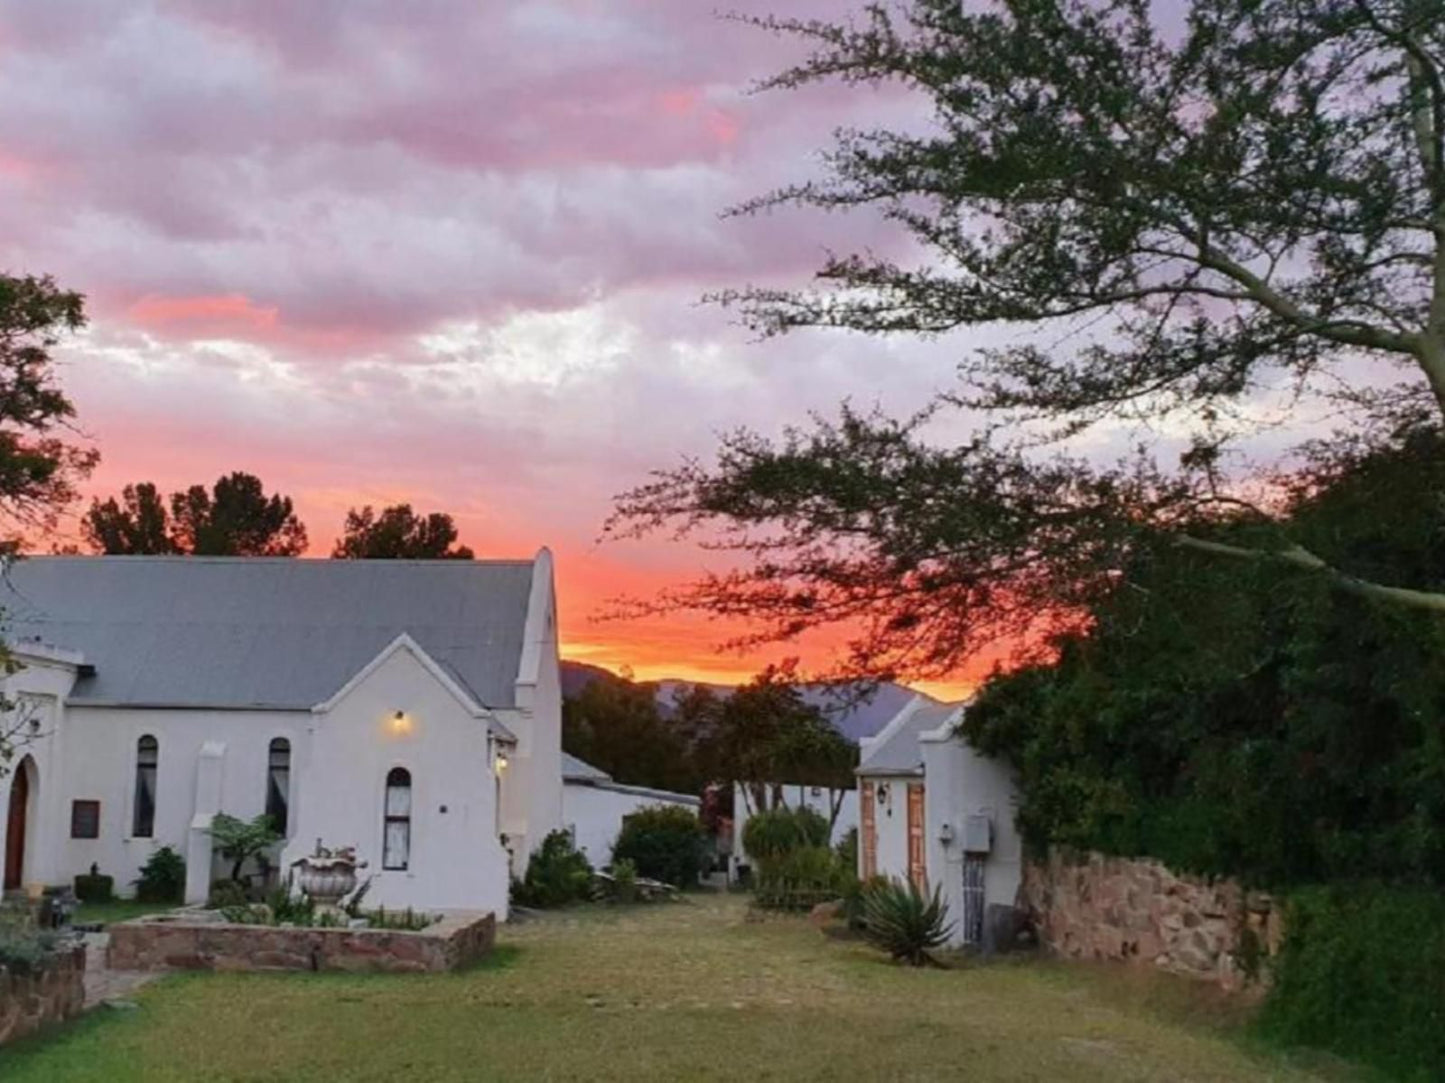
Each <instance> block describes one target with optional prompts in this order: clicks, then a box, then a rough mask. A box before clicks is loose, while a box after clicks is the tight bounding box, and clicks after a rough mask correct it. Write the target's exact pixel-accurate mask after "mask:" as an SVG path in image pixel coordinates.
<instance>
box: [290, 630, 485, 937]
mask: <svg viewBox="0 0 1445 1083" xmlns="http://www.w3.org/2000/svg"><path fill="white" fill-rule="evenodd" d="M398 711H401V712H402V713H403V720H404V721H403V722H402V723H401V724H397V722H396V720H395V715H396V712H398ZM313 730H314V732H313V736H312V743H311V755H310V761H309V763H308V765H307V767H306V770H305V772H304V774H303V775H302V777H301V778H300V779H299V780H298V788H299V791H300V801H299V802H298V807H297V810H296V811H297V822H296V830H295V833H294V835H293V840H292V844H291V846H290V847H288V849H287V851H286V854H285V860H286V862H287V863H288V864H289V862H290V861H293V860H295V859H296V858H298V857H300V856H302V855H304V854H306V853H309V852H311V850H312V848H313V847H314V846H315V844H316V841H317V839H320V840H322V842H323V843H324V844H325V845H326V846H328V847H333V848H334V847H337V846H345V845H355V846H356V848H357V856H358V857H359V858H361V859H362V860H365V861H367V862H368V863H369V867H368V868H367V869H366V870H365V871H364V873H363V876H365V875H374V876H375V877H376V879H375V881H374V882H373V884H372V888H371V891H370V893H369V894H368V896H367V904H368V905H383V906H387V907H395V906H422V907H430V908H436V909H469V910H493V911H495V912H496V913H497V915H498V916H499V917H501V916H504V915H505V914H506V912H507V891H508V884H509V881H508V874H507V857H506V853H505V851H504V850H503V849H502V846H501V843H500V841H499V840H498V837H497V809H496V779H495V775H494V770H493V765H492V758H491V755H490V750H489V740H488V727H487V721H486V719H485V718H484V717H478V716H477V715H476V714H475V713H474V712H473V710H472V709H470V708H469V707H468V706H467V705H465V704H464V703H463V702H462V701H461V700H459V699H458V698H457V696H456V695H455V694H454V692H453V690H452V689H450V688H448V687H447V686H446V685H445V684H444V683H443V682H442V681H441V680H439V679H438V676H437V674H436V672H435V671H434V669H433V668H432V667H430V666H428V665H427V664H425V663H424V662H423V661H422V659H421V658H420V657H419V656H418V655H417V654H416V653H414V652H413V651H412V650H410V649H396V650H392V651H391V652H390V653H389V654H387V655H385V656H384V658H383V660H382V661H381V662H380V664H378V665H376V666H375V667H374V668H371V669H370V671H369V672H366V673H364V676H363V677H362V678H361V679H360V680H359V681H358V682H356V683H355V684H354V685H352V686H349V688H348V690H347V691H345V693H344V694H342V695H341V696H340V697H339V698H338V699H337V700H335V701H333V702H331V703H329V704H327V705H325V706H324V708H318V709H317V711H316V713H315V714H314V717H313ZM394 767H403V768H405V769H406V770H407V771H409V772H410V773H411V785H412V791H411V805H412V820H411V858H410V863H409V867H408V868H407V869H406V870H404V871H394V870H384V869H382V867H381V864H382V817H383V802H384V798H385V783H386V776H387V773H388V772H389V771H390V770H391V769H392V768H394ZM509 781H510V780H509Z"/></svg>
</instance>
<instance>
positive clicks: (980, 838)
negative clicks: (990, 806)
mask: <svg viewBox="0 0 1445 1083" xmlns="http://www.w3.org/2000/svg"><path fill="white" fill-rule="evenodd" d="M963 850H964V853H968V854H986V853H989V852H991V851H992V850H993V819H992V818H991V817H989V816H984V815H979V816H968V817H965V818H964V821H963Z"/></svg>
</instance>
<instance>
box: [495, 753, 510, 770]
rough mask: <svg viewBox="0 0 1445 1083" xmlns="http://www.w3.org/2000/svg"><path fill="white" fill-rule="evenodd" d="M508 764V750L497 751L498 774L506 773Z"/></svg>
mask: <svg viewBox="0 0 1445 1083" xmlns="http://www.w3.org/2000/svg"><path fill="white" fill-rule="evenodd" d="M507 763H508V760H507V750H506V749H504V748H499V749H497V774H499V775H500V774H504V773H505V772H506V770H507Z"/></svg>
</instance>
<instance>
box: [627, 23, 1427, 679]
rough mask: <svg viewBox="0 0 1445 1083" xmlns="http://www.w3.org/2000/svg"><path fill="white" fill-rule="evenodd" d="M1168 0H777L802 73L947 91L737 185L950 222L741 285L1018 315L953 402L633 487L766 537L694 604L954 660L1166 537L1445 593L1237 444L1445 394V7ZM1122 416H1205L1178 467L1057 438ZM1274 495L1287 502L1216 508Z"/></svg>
mask: <svg viewBox="0 0 1445 1083" xmlns="http://www.w3.org/2000/svg"><path fill="white" fill-rule="evenodd" d="M1156 9H1157V5H1151V4H1149V3H1147V2H1145V0H1003V2H1000V3H998V4H994V5H990V6H989V7H987V8H986V9H979V8H976V7H975V6H974V5H972V4H968V3H965V4H960V3H958V2H957V0H907V2H904V3H901V4H898V5H884V4H869V5H867V6H866V7H865V8H864V9H863V11H862V13H861V14H860V15H859V16H858V17H857V18H856V19H855V20H853V21H851V22H847V23H829V22H823V21H800V20H790V19H761V20H751V21H753V22H756V23H757V24H758V25H760V26H761V27H762V28H764V29H767V30H770V31H773V32H776V33H780V34H785V35H790V36H794V37H797V38H800V39H802V40H804V41H806V42H808V43H810V44H811V45H812V47H813V51H812V54H811V56H810V57H809V58H808V59H806V60H805V61H804V62H803V63H801V64H800V65H798V66H797V67H795V68H793V69H791V70H789V71H786V72H783V73H781V74H779V75H778V76H776V77H775V78H773V79H771V80H769V81H768V83H767V84H765V85H766V87H768V88H771V89H777V90H787V89H790V88H796V87H801V86H805V85H809V84H815V83H842V84H874V85H881V84H892V85H901V86H903V87H906V88H908V89H909V90H910V91H911V92H913V93H914V94H915V95H916V96H917V99H918V101H919V102H920V104H921V105H923V106H926V107H927V108H928V110H929V113H930V116H931V124H928V125H926V126H919V127H918V128H915V129H906V130H905V129H887V128H880V129H871V130H845V131H842V132H840V133H838V136H837V141H836V143H835V144H834V146H833V147H832V149H831V150H830V152H829V153H828V154H827V155H826V158H825V166H826V168H825V173H824V176H823V177H821V178H820V179H818V180H815V181H811V182H807V183H802V184H798V185H794V186H790V187H786V188H783V189H781V190H779V191H775V192H772V193H769V194H766V195H764V196H761V197H760V198H758V199H756V200H754V201H752V202H750V203H747V204H745V205H743V206H742V207H739V208H736V211H737V213H740V214H756V213H763V212H777V211H780V210H782V209H784V208H786V207H794V208H796V207H802V208H808V209H814V210H823V211H845V212H854V213H871V214H878V215H881V216H883V218H885V219H886V220H888V221H889V222H891V223H893V224H894V225H895V226H897V227H898V229H899V231H900V234H901V237H900V239H901V240H903V241H905V242H906V244H903V245H900V246H899V249H898V250H899V251H904V250H906V251H908V252H910V253H917V255H916V257H910V258H908V259H905V258H903V257H901V256H897V257H896V256H892V255H890V254H889V253H888V251H887V250H884V251H883V252H881V253H859V252H848V251H846V250H844V251H843V252H841V253H840V254H837V255H835V256H831V257H829V258H828V259H827V260H826V261H825V262H824V264H823V265H822V267H821V268H820V269H819V272H818V277H817V284H816V285H815V287H813V288H811V289H802V290H797V289H779V288H776V287H771V286H769V287H753V288H741V289H735V290H729V291H726V292H724V293H722V294H720V295H718V297H717V300H719V301H720V302H721V303H723V304H725V305H727V306H730V307H732V308H733V309H734V311H736V312H738V313H739V314H740V315H741V318H742V319H743V320H744V321H745V322H746V323H747V324H748V325H750V326H751V327H753V328H754V329H756V330H758V331H760V332H761V333H762V334H764V335H773V334H783V333H787V332H790V331H793V330H795V329H798V328H810V327H830V328H842V329H847V330H852V331H857V332H862V333H867V334H880V335H892V334H907V335H925V336H939V335H947V334H949V333H951V332H959V331H966V330H967V329H970V328H980V327H985V326H990V325H1003V326H1005V327H1008V328H1012V329H1013V330H1014V332H1015V333H1014V334H1013V335H1012V343H1011V344H1008V345H1002V346H997V347H992V348H979V349H966V350H965V351H964V353H963V356H962V357H961V359H960V374H961V377H962V383H961V385H960V386H959V387H958V388H957V389H956V390H953V391H951V392H949V393H948V394H946V395H945V396H943V397H942V398H941V399H940V401H939V402H938V403H936V404H935V406H934V408H933V409H932V410H930V411H928V412H926V413H924V414H922V415H920V416H918V417H915V418H910V419H905V420H899V421H895V420H891V419H888V418H884V417H879V416H876V415H872V414H869V413H867V412H859V411H853V410H847V409H845V410H844V412H843V413H842V414H841V416H840V417H839V418H838V419H836V420H830V419H826V418H823V419H815V420H814V422H813V423H812V424H811V425H809V426H804V427H802V428H799V429H795V430H793V431H791V432H789V433H787V434H786V435H785V436H784V437H783V438H782V439H781V440H769V439H766V438H764V437H762V436H759V435H757V434H753V433H749V432H739V433H734V434H731V435H730V436H728V437H727V438H726V439H725V440H724V442H723V445H722V448H721V450H720V452H719V455H718V457H717V459H716V461H714V462H687V463H684V464H683V465H682V466H681V467H678V468H675V469H672V470H668V471H664V472H662V473H661V474H660V475H659V476H658V477H656V478H655V480H654V481H653V482H652V483H650V484H648V485H644V486H641V487H639V488H637V489H634V490H633V491H631V492H629V493H625V494H623V495H622V496H621V498H620V499H619V504H618V511H617V515H616V516H615V517H614V519H613V521H612V523H611V524H610V526H609V529H610V530H611V531H612V532H613V533H616V534H622V535H625V534H629V533H639V532H646V531H652V530H658V529H673V530H676V531H678V532H680V533H682V534H693V535H694V536H697V537H700V538H702V539H704V540H705V541H706V542H707V543H708V544H711V545H714V546H718V547H721V548H723V549H727V550H731V551H733V552H735V553H738V554H741V555H742V556H743V557H744V559H743V560H742V561H741V567H740V568H739V569H738V570H736V571H734V572H732V573H728V574H720V575H718V576H715V577H711V578H707V579H704V580H702V581H700V582H698V583H696V584H693V586H692V587H691V589H686V590H683V591H680V592H677V593H676V594H674V595H672V596H671V597H669V598H666V599H664V604H671V605H684V606H693V607H696V608H700V609H704V610H707V611H710V612H713V613H717V614H721V615H726V616H738V615H744V616H748V617H751V618H756V619H757V623H756V625H755V627H754V630H753V631H752V632H750V633H749V636H750V637H751V638H753V639H757V638H771V639H787V638H790V637H792V636H795V635H797V634H799V633H801V632H803V631H806V630H808V629H811V628H816V627H818V626H820V625H825V624H830V623H840V624H847V625H850V626H861V628H862V629H863V630H862V631H861V632H860V633H859V634H858V635H857V636H856V638H855V640H854V643H853V650H852V652H851V656H850V658H849V659H848V661H847V663H846V666H845V668H847V669H849V670H850V671H853V672H856V671H858V670H860V669H871V670H873V671H875V672H878V673H881V674H886V673H889V672H893V671H907V672H912V673H915V674H918V675H931V674H938V673H944V672H948V671H950V670H952V669H954V668H956V666H957V665H958V664H959V662H960V661H962V660H963V659H964V658H965V657H966V656H967V655H968V654H969V653H971V652H972V651H973V650H975V649H976V648H977V647H978V646H979V645H981V644H982V643H983V642H987V641H990V640H992V639H993V638H994V636H995V635H996V634H998V633H999V632H1000V631H1008V630H1015V629H1017V627H1018V626H1019V624H1020V622H1025V623H1033V624H1036V625H1038V626H1039V627H1043V628H1056V627H1057V623H1058V622H1059V621H1061V620H1062V621H1065V622H1067V621H1068V620H1069V619H1070V615H1075V616H1076V615H1077V614H1078V612H1079V606H1080V604H1081V603H1083V604H1087V602H1088V600H1089V598H1090V597H1092V596H1093V595H1094V594H1095V593H1096V592H1098V591H1099V590H1101V589H1105V588H1107V586H1108V585H1109V584H1110V583H1111V582H1112V581H1113V579H1114V578H1115V577H1117V576H1118V575H1119V574H1120V572H1121V570H1122V569H1123V568H1124V567H1126V566H1127V562H1128V556H1129V554H1130V553H1131V552H1133V551H1134V550H1135V549H1136V548H1137V547H1140V546H1150V545H1153V544H1155V542H1156V541H1157V540H1159V539H1160V538H1165V539H1168V540H1169V542H1170V543H1171V544H1175V545H1183V546H1188V547H1192V548H1194V549H1196V550H1197V551H1199V552H1201V553H1209V554H1210V555H1212V556H1215V557H1218V558H1226V557H1227V558H1233V559H1235V560H1236V561H1243V562H1247V563H1257V562H1265V563H1268V564H1274V565H1279V566H1281V567H1282V568H1287V569H1293V570H1295V571H1298V572H1301V573H1303V574H1306V575H1308V576H1312V577H1315V578H1319V579H1321V580H1323V581H1326V582H1328V583H1331V584H1332V585H1334V586H1335V587H1337V588H1343V589H1345V590H1346V591H1350V592H1353V593H1356V594H1369V595H1371V596H1373V597H1376V598H1379V599H1382V600H1384V601H1387V602H1389V603H1391V604H1397V605H1403V606H1409V607H1416V608H1424V609H1430V610H1435V611H1440V610H1445V595H1442V594H1441V593H1440V592H1439V591H1437V590H1434V589H1429V588H1427V587H1426V586H1425V585H1424V584H1423V583H1422V582H1421V581H1410V580H1407V579H1403V578H1399V577H1393V578H1390V579H1385V580H1376V579H1372V578H1370V577H1369V576H1368V575H1367V574H1365V573H1364V570H1363V569H1362V568H1361V567H1359V566H1357V565H1355V564H1352V563H1350V562H1349V560H1348V559H1345V560H1343V561H1336V560H1334V559H1332V558H1328V557H1326V556H1325V555H1323V554H1322V553H1320V552H1318V551H1316V550H1314V549H1311V548H1309V547H1308V546H1307V545H1305V544H1304V543H1303V542H1302V540H1301V539H1300V538H1299V537H1298V536H1296V535H1294V534H1292V533H1291V529H1292V525H1293V521H1292V520H1291V519H1289V517H1288V516H1284V515H1282V514H1281V508H1280V503H1279V501H1278V499H1277V493H1276V491H1275V482H1276V480H1277V479H1274V478H1271V477H1269V476H1265V475H1261V474H1259V473H1258V472H1252V471H1249V470H1248V469H1247V468H1243V467H1240V466H1238V465H1236V460H1235V459H1234V458H1232V457H1231V456H1230V455H1229V454H1227V449H1228V448H1229V447H1230V445H1231V444H1232V442H1234V441H1236V440H1238V439H1240V438H1243V437H1248V436H1250V435H1253V434H1255V433H1256V432H1257V431H1258V430H1259V429H1260V427H1261V424H1262V420H1267V421H1268V423H1269V424H1270V425H1272V426H1273V427H1274V429H1275V431H1276V432H1277V433H1283V434H1286V435H1287V434H1291V433H1292V434H1294V435H1295V436H1296V438H1297V440H1299V441H1303V440H1305V439H1307V438H1309V437H1318V436H1319V435H1320V434H1321V428H1320V427H1319V419H1320V418H1321V417H1326V416H1328V417H1332V418H1333V421H1332V422H1331V423H1332V424H1334V425H1336V426H1338V427H1339V429H1340V431H1341V432H1343V433H1344V434H1345V436H1346V438H1347V442H1348V441H1353V440H1358V439H1361V438H1372V439H1375V440H1376V441H1377V443H1381V444H1387V443H1389V442H1390V441H1391V440H1392V439H1394V438H1395V436H1396V435H1397V434H1398V433H1399V432H1401V431H1402V430H1403V429H1405V428H1408V427H1410V426H1412V425H1414V424H1416V423H1418V422H1420V421H1421V420H1422V419H1434V420H1436V421H1438V420H1439V419H1440V418H1441V416H1442V403H1445V164H1442V163H1445V156H1442V155H1445V152H1442V146H1445V74H1442V73H1445V20H1442V19H1440V18H1439V6H1438V4H1437V3H1434V2H1433V0H1195V2H1193V3H1191V4H1190V5H1189V6H1188V8H1187V9H1186V10H1185V12H1184V13H1183V14H1184V21H1183V26H1182V27H1174V26H1170V27H1164V26H1162V25H1160V24H1158V23H1156V22H1155V21H1154V20H1155V18H1156V15H1157V10H1156ZM1000 341H1005V340H1004V339H1002V338H1001V339H1000ZM956 407H966V408H968V409H971V410H974V411H978V413H977V415H976V416H977V417H978V418H980V419H981V421H980V424H979V425H978V427H977V430H976V431H977V435H976V436H975V437H973V438H972V439H971V440H970V441H968V442H967V443H966V444H964V445H963V446H959V447H937V446H934V445H933V444H932V443H931V442H930V441H929V439H928V437H927V432H928V428H927V424H928V422H929V421H931V420H933V419H934V418H936V417H937V416H938V415H939V414H940V413H941V412H943V411H947V410H949V409H952V408H956ZM1311 419H1313V422H1312V421H1311ZM1101 422H1108V423H1110V425H1111V426H1113V427H1112V428H1111V429H1110V431H1111V432H1117V431H1118V429H1119V427H1120V426H1124V427H1125V428H1126V430H1127V428H1128V427H1131V426H1132V427H1134V428H1135V431H1137V432H1142V433H1144V434H1145V435H1146V437H1147V438H1148V439H1149V440H1151V441H1154V442H1156V443H1157V436H1153V435H1149V434H1150V433H1157V432H1158V431H1160V430H1161V429H1167V430H1168V431H1169V432H1170V433H1171V434H1173V435H1174V436H1176V437H1178V438H1179V439H1180V443H1181V446H1184V447H1186V448H1187V450H1185V451H1184V453H1183V455H1182V457H1181V459H1180V461H1179V463H1178V465H1177V466H1176V465H1175V464H1173V463H1167V462H1165V463H1161V462H1159V461H1158V460H1157V459H1156V455H1155V452H1154V451H1153V450H1149V449H1144V450H1141V451H1140V452H1139V453H1138V454H1137V455H1126V456H1123V457H1121V458H1120V459H1119V461H1117V462H1114V463H1101V462H1099V461H1098V460H1097V457H1096V458H1095V459H1094V460H1093V461H1087V460H1085V459H1083V458H1081V457H1078V456H1077V455H1075V456H1070V455H1069V454H1068V453H1067V451H1066V450H1063V449H1060V448H1059V447H1057V446H1055V447H1050V446H1049V445H1050V444H1051V443H1052V442H1054V441H1056V440H1060V439H1066V438H1069V437H1074V436H1077V435H1079V434H1081V433H1083V432H1084V431H1085V430H1088V429H1089V428H1090V427H1092V426H1097V425H1099V424H1100V423H1101ZM1311 424H1313V426H1314V427H1311ZM1276 440H1278V435H1277V436H1276ZM1262 491H1263V492H1265V494H1266V495H1265V496H1264V497H1263V498H1262V497H1261V496H1260V493H1261V492H1262ZM1242 513H1243V514H1246V515H1247V516H1248V517H1249V518H1250V519H1251V520H1252V521H1253V522H1254V523H1255V524H1256V525H1257V526H1258V527H1259V528H1260V529H1258V530H1256V531H1254V532H1247V533H1246V534H1245V535H1240V534H1238V533H1235V534H1234V535H1233V540H1232V541H1231V542H1228V543H1226V542H1224V541H1222V540H1221V539H1220V538H1219V537H1217V536H1216V535H1217V533H1218V531H1219V530H1220V521H1221V520H1226V521H1230V522H1232V521H1233V520H1235V519H1237V518H1238V517H1239V516H1240V515H1241V514H1242Z"/></svg>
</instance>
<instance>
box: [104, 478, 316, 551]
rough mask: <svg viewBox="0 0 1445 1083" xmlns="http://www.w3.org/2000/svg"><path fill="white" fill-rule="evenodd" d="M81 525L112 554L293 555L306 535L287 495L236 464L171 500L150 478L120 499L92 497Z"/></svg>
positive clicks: (301, 548)
mask: <svg viewBox="0 0 1445 1083" xmlns="http://www.w3.org/2000/svg"><path fill="white" fill-rule="evenodd" d="M81 531H82V533H83V534H84V535H85V538H86V541H88V542H89V543H90V545H91V546H92V547H94V548H95V549H96V550H98V551H99V552H102V553H113V554H132V555H135V554H167V553H181V554H186V555H191V556H245V557H290V556H299V555H300V554H301V553H303V552H305V551H306V543H307V539H306V527H305V526H304V525H303V524H302V522H301V520H300V519H298V518H297V517H296V513H295V511H294V509H293V507H292V503H291V498H290V497H288V496H282V495H280V494H279V493H278V494H272V495H270V496H267V495H266V491H265V487H264V486H263V485H262V483H261V479H260V478H258V477H256V476H255V475H254V474H246V473H241V472H239V471H237V472H234V473H231V474H227V475H224V476H223V477H220V478H218V479H217V480H216V483H215V484H214V485H213V486H212V487H211V488H210V489H207V488H206V487H205V486H204V485H192V486H191V487H190V488H188V489H186V490H185V491H183V492H177V493H172V494H171V497H170V501H169V507H167V503H166V502H165V501H163V500H162V498H161V495H160V493H159V491H158V490H157V489H156V486H155V485H154V484H153V483H151V482H140V483H137V484H135V485H127V486H126V487H125V489H123V490H122V492H121V498H120V500H116V498H115V497H110V498H108V499H106V500H104V501H102V500H100V499H98V498H97V499H95V500H92V501H91V505H90V510H89V511H87V512H86V514H85V518H84V519H83V520H82V522H81Z"/></svg>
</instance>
